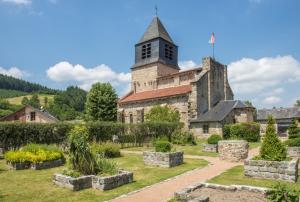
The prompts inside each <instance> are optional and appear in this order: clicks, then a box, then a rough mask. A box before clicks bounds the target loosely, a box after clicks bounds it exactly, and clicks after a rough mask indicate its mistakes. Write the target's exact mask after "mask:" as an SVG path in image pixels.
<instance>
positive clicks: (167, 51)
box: [165, 44, 173, 60]
mask: <svg viewBox="0 0 300 202" xmlns="http://www.w3.org/2000/svg"><path fill="white" fill-rule="evenodd" d="M165 58H168V59H169V60H172V59H173V47H172V46H170V45H168V44H165Z"/></svg>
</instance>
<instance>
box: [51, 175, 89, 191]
mask: <svg viewBox="0 0 300 202" xmlns="http://www.w3.org/2000/svg"><path fill="white" fill-rule="evenodd" d="M92 178H93V175H88V176H82V177H77V178H74V177H70V176H66V175H62V174H54V175H53V182H54V184H56V185H58V186H60V187H65V188H68V189H71V190H72V191H79V190H82V189H87V188H91V187H92Z"/></svg>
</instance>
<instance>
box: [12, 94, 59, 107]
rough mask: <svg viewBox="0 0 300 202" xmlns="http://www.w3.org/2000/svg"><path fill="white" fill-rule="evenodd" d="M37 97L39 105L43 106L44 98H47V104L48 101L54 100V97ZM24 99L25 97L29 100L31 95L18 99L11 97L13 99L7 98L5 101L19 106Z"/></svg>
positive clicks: (41, 95)
mask: <svg viewBox="0 0 300 202" xmlns="http://www.w3.org/2000/svg"><path fill="white" fill-rule="evenodd" d="M38 96H39V100H40V103H41V105H44V104H45V103H44V98H45V97H48V103H49V102H50V101H53V99H54V95H44V94H38ZM24 97H27V98H28V99H30V98H31V97H32V95H25V96H19V97H13V98H7V99H6V100H7V101H8V102H9V103H10V104H15V105H21V104H22V99H23V98H24Z"/></svg>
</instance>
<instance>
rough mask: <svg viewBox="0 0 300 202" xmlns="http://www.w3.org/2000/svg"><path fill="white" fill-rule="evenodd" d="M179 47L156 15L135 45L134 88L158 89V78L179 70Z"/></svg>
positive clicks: (132, 71) (139, 90)
mask: <svg viewBox="0 0 300 202" xmlns="http://www.w3.org/2000/svg"><path fill="white" fill-rule="evenodd" d="M179 70H180V68H179V67H178V47H177V45H175V44H174V42H173V40H172V39H171V37H170V35H169V34H168V32H167V30H166V29H165V27H164V26H163V24H162V23H161V21H160V19H159V18H158V17H157V16H155V17H154V18H153V19H152V21H151V23H150V25H149V26H148V28H147V30H146V32H145V33H144V35H143V36H142V38H141V39H140V40H139V42H138V43H137V44H136V45H135V64H134V65H133V66H132V68H131V73H132V74H131V75H132V90H133V91H134V92H142V91H148V90H153V89H156V78H157V77H159V76H163V75H166V74H170V73H175V72H178V71H179Z"/></svg>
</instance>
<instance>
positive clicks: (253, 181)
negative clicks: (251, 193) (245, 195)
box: [208, 166, 300, 190]
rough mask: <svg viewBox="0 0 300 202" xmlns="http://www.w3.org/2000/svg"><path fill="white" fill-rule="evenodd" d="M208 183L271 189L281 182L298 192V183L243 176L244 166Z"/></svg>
mask: <svg viewBox="0 0 300 202" xmlns="http://www.w3.org/2000/svg"><path fill="white" fill-rule="evenodd" d="M208 182H211V183H216V184H224V185H233V184H236V185H251V186H257V187H272V186H273V185H275V184H277V183H278V182H281V183H282V184H286V185H287V186H289V187H291V188H295V189H298V190H300V181H299V180H298V181H297V182H296V183H289V182H283V181H279V180H266V179H257V178H251V177H246V176H244V166H236V167H234V168H232V169H229V170H227V171H226V172H224V173H222V174H221V175H219V176H216V177H214V178H212V179H211V180H209V181H208Z"/></svg>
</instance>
